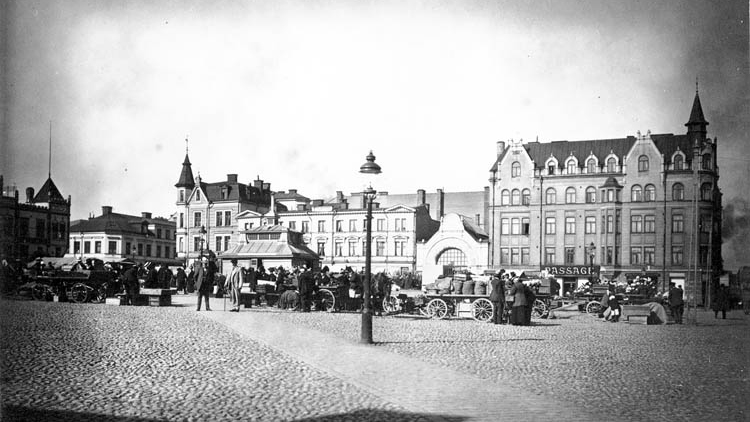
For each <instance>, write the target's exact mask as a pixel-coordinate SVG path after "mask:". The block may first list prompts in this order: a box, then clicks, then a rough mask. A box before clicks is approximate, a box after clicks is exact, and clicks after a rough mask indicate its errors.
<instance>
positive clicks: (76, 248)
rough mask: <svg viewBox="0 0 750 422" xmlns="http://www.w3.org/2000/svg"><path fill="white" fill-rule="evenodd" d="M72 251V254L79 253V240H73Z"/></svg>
mask: <svg viewBox="0 0 750 422" xmlns="http://www.w3.org/2000/svg"><path fill="white" fill-rule="evenodd" d="M73 253H74V254H78V253H81V241H80V240H74V241H73Z"/></svg>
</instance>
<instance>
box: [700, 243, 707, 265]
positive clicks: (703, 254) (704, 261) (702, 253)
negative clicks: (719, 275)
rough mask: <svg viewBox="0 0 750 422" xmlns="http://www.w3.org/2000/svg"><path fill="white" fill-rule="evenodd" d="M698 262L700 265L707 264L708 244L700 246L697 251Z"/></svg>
mask: <svg viewBox="0 0 750 422" xmlns="http://www.w3.org/2000/svg"><path fill="white" fill-rule="evenodd" d="M698 262H700V265H701V266H706V265H708V246H701V247H700V250H699V251H698Z"/></svg>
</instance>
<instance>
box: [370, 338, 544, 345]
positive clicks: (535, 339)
mask: <svg viewBox="0 0 750 422" xmlns="http://www.w3.org/2000/svg"><path fill="white" fill-rule="evenodd" d="M510 341H547V339H543V338H503V339H494V340H493V339H483V340H414V341H376V342H375V344H417V343H419V344H423V343H445V344H470V343H480V344H486V343H507V342H510Z"/></svg>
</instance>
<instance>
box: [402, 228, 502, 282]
mask: <svg viewBox="0 0 750 422" xmlns="http://www.w3.org/2000/svg"><path fill="white" fill-rule="evenodd" d="M489 237H490V236H489V235H488V234H487V233H486V232H485V231H484V230H483V229H482V228H481V227H479V226H478V225H477V224H476V222H475V220H474V219H472V218H469V217H466V216H463V215H460V214H456V213H449V214H445V215H444V216H443V217H442V218H441V219H440V229H438V231H437V232H436V233H435V234H434V235H433V236H432V237H431V238H430V239H429V240H428V241H427V242H424V243H421V244H419V245H418V247H417V263H418V266H417V269H418V270H419V271H421V273H422V280H423V283H431V282H433V281H434V280H435V279H436V278H438V277H439V276H441V275H452V274H453V273H454V272H460V271H470V272H472V273H474V274H481V273H482V272H483V271H484V270H486V269H487V254H488V251H489Z"/></svg>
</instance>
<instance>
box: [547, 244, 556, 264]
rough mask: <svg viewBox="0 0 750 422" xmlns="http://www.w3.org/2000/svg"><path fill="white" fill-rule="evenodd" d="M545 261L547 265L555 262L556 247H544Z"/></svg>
mask: <svg viewBox="0 0 750 422" xmlns="http://www.w3.org/2000/svg"><path fill="white" fill-rule="evenodd" d="M544 263H545V264H547V265H551V264H554V263H555V248H544Z"/></svg>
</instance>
